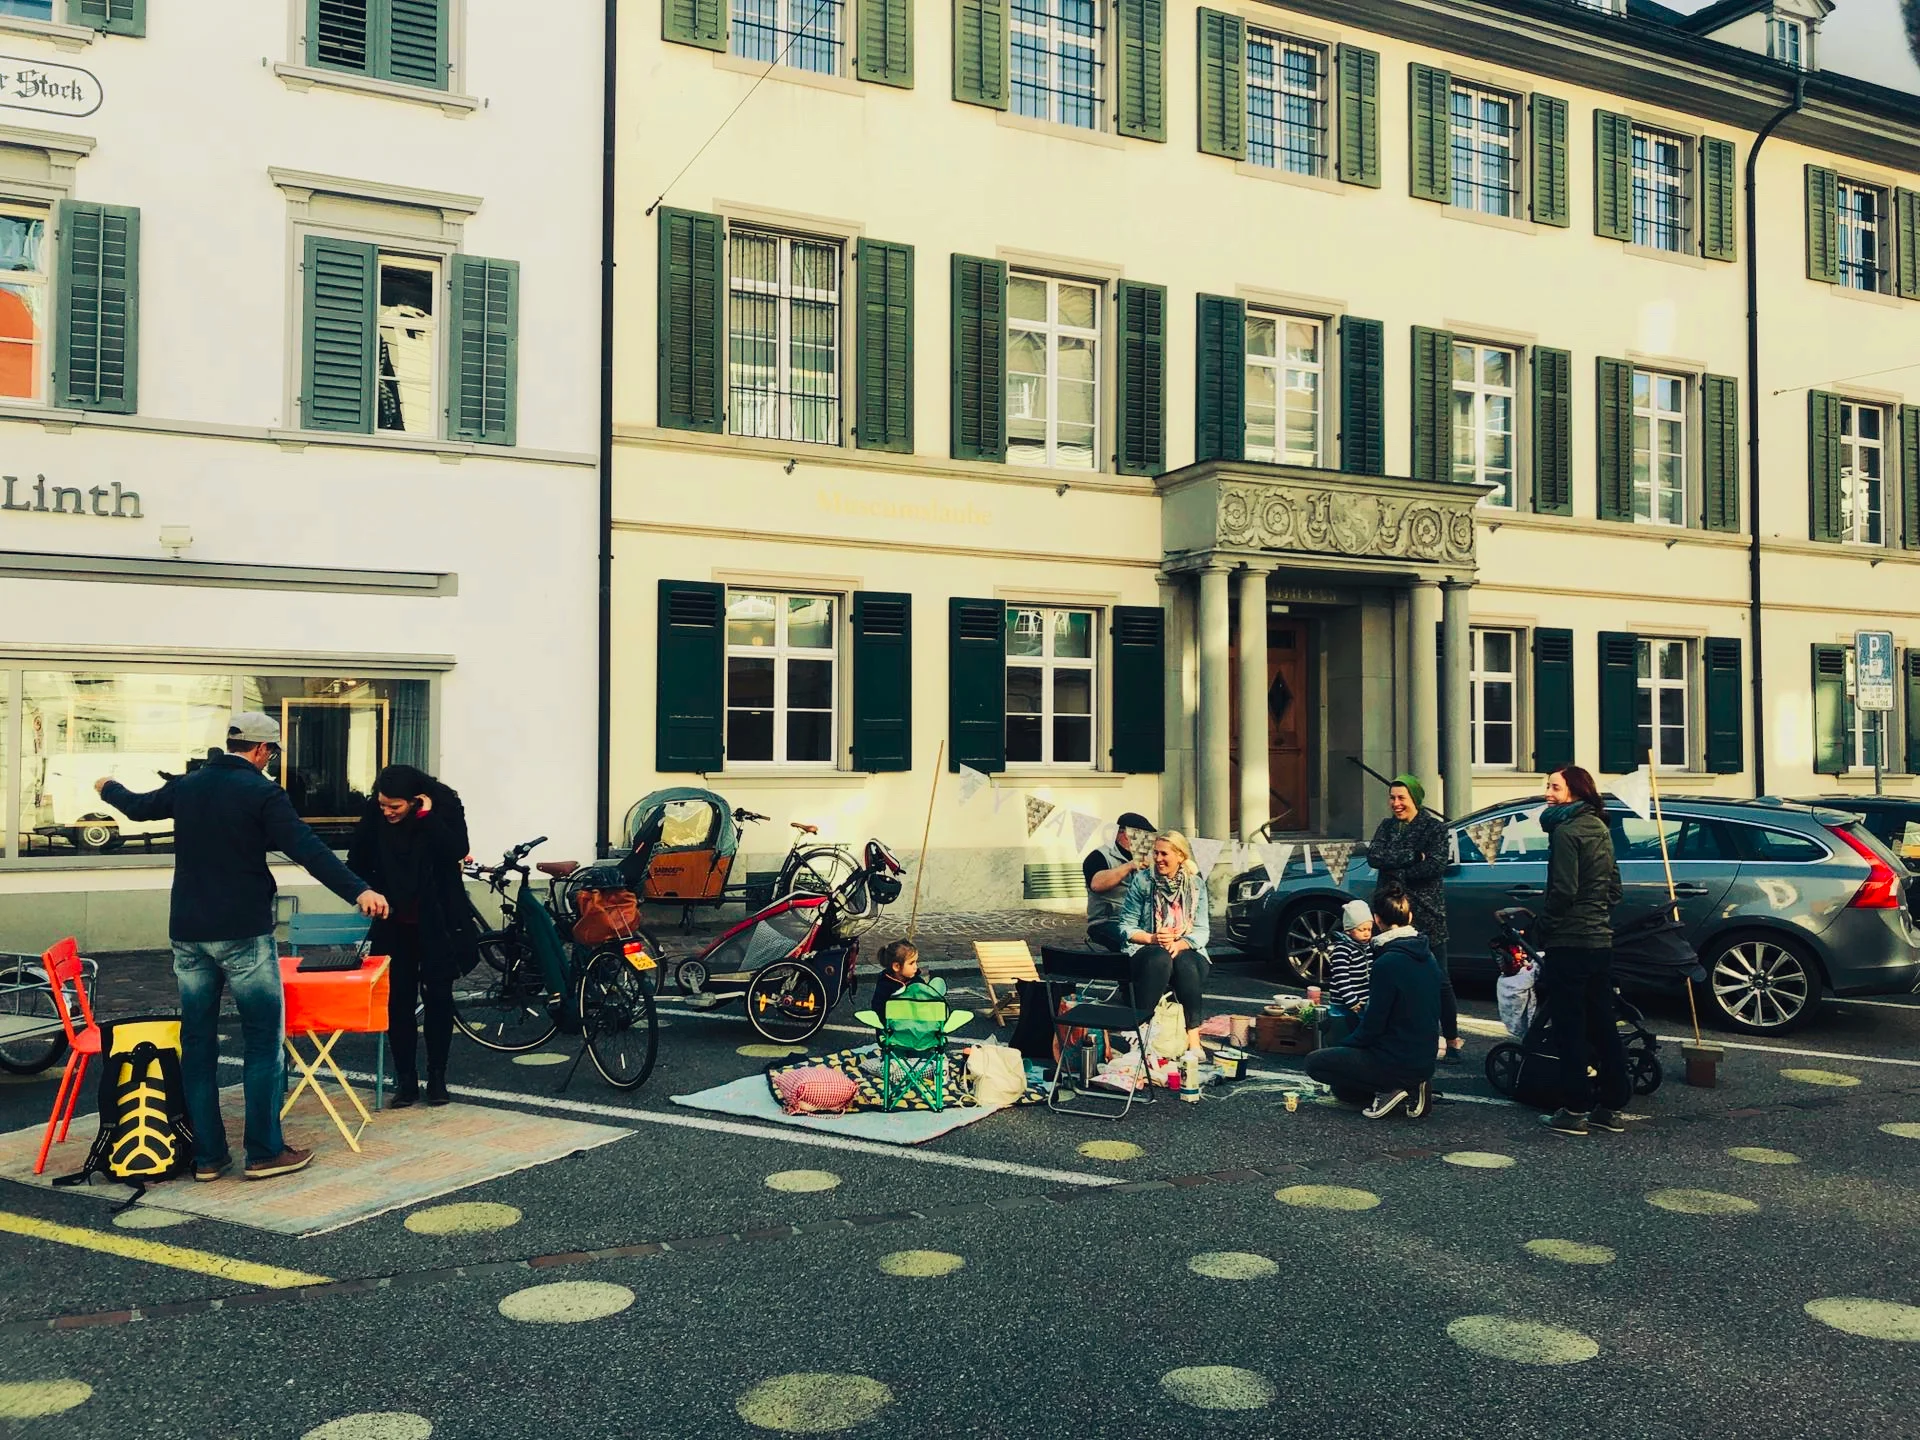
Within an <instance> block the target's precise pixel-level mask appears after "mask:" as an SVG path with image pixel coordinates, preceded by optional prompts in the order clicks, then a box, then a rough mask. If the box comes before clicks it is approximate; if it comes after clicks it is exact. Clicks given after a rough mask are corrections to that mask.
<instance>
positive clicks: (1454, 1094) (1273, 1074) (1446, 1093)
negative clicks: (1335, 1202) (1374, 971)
mask: <svg viewBox="0 0 1920 1440" xmlns="http://www.w3.org/2000/svg"><path fill="white" fill-rule="evenodd" d="M1247 1074H1249V1075H1258V1076H1261V1077H1262V1078H1263V1079H1268V1080H1286V1081H1289V1082H1297V1083H1299V1084H1302V1085H1314V1084H1317V1083H1318V1082H1317V1081H1315V1080H1314V1079H1313V1078H1312V1077H1310V1076H1309V1075H1308V1074H1307V1073H1306V1072H1305V1071H1304V1070H1267V1069H1264V1068H1262V1067H1260V1066H1257V1065H1249V1066H1248V1067H1247ZM1433 1098H1434V1099H1436V1100H1457V1101H1460V1102H1461V1103H1463V1104H1467V1105H1511V1104H1513V1103H1514V1102H1513V1101H1511V1100H1503V1099H1501V1098H1500V1097H1499V1096H1497V1095H1462V1094H1460V1093H1459V1092H1458V1091H1454V1090H1441V1089H1439V1088H1438V1087H1437V1085H1436V1087H1435V1089H1434V1092H1433Z"/></svg>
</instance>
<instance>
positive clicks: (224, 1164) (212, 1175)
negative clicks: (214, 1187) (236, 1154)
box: [193, 1155, 233, 1184]
mask: <svg viewBox="0 0 1920 1440" xmlns="http://www.w3.org/2000/svg"><path fill="white" fill-rule="evenodd" d="M231 1169H233V1157H232V1156H231V1155H229V1156H228V1157H227V1158H226V1159H224V1160H210V1161H205V1162H201V1161H196V1162H194V1167H193V1178H194V1179H196V1180H198V1181H200V1182H201V1183H202V1184H204V1183H206V1182H207V1181H210V1180H218V1179H219V1178H220V1177H221V1176H222V1175H224V1174H226V1173H227V1172H228V1171H229V1170H231Z"/></svg>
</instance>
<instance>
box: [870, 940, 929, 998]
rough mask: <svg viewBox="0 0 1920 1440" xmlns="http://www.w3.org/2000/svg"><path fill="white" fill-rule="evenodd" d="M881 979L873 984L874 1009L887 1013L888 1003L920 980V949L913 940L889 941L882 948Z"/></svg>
mask: <svg viewBox="0 0 1920 1440" xmlns="http://www.w3.org/2000/svg"><path fill="white" fill-rule="evenodd" d="M879 958H880V978H879V979H878V980H876V981H874V982H873V1009H874V1013H875V1014H878V1015H885V1014H886V1013H887V1001H889V1000H891V999H893V997H894V996H896V995H898V994H899V993H900V992H901V991H902V990H904V989H906V988H907V986H909V985H911V984H913V982H914V981H916V980H918V979H919V978H920V947H919V946H918V945H915V944H914V943H913V942H912V941H911V940H889V941H888V942H887V943H886V944H885V945H882V946H881V947H880V957H879Z"/></svg>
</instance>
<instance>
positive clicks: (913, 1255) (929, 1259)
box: [880, 1250, 967, 1280]
mask: <svg viewBox="0 0 1920 1440" xmlns="http://www.w3.org/2000/svg"><path fill="white" fill-rule="evenodd" d="M966 1263H967V1262H966V1260H965V1259H964V1258H962V1257H961V1256H959V1255H952V1254H949V1253H948V1252H947V1251H945V1250H896V1251H894V1252H893V1253H892V1254H891V1255H882V1256H881V1257H880V1273H881V1274H883V1275H897V1276H899V1277H900V1278H901V1279H902V1280H936V1279H938V1278H939V1277H940V1276H942V1275H951V1274H953V1272H954V1271H956V1270H958V1269H959V1268H960V1267H961V1266H963V1265H965V1264H966Z"/></svg>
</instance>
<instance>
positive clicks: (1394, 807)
mask: <svg viewBox="0 0 1920 1440" xmlns="http://www.w3.org/2000/svg"><path fill="white" fill-rule="evenodd" d="M1426 798H1427V791H1426V787H1425V786H1424V785H1422V784H1421V783H1420V777H1419V776H1417V775H1396V776H1394V777H1393V781H1392V783H1391V784H1390V785H1388V786H1387V809H1388V811H1389V812H1390V813H1389V814H1388V816H1387V818H1386V819H1384V820H1382V821H1381V822H1380V828H1379V829H1377V830H1375V831H1374V832H1373V841H1372V843H1371V844H1369V845H1368V846H1367V863H1368V864H1370V865H1371V866H1373V870H1374V874H1375V875H1377V876H1378V877H1379V881H1378V885H1377V888H1376V889H1375V892H1374V895H1375V901H1376V904H1377V903H1378V897H1379V896H1380V895H1381V894H1382V893H1384V892H1386V891H1388V890H1404V891H1406V893H1407V898H1408V899H1410V900H1411V901H1412V902H1413V928H1414V929H1416V930H1418V931H1419V932H1420V933H1421V934H1422V935H1424V936H1426V939H1427V945H1428V947H1429V948H1430V949H1431V950H1432V951H1433V958H1434V961H1435V963H1437V964H1438V965H1439V967H1440V1033H1441V1034H1442V1035H1443V1036H1445V1037H1446V1044H1447V1048H1446V1054H1445V1057H1444V1058H1445V1059H1447V1060H1449V1061H1452V1062H1454V1063H1458V1062H1459V1059H1460V1052H1461V1051H1462V1050H1463V1049H1464V1048H1465V1045H1466V1042H1465V1041H1463V1040H1462V1039H1461V1038H1460V1010H1459V1006H1458V1004H1457V1003H1456V1001H1455V1000H1454V995H1453V980H1452V977H1451V976H1449V975H1448V973H1447V897H1446V893H1445V891H1444V890H1443V889H1442V888H1441V884H1440V882H1441V879H1442V877H1443V876H1445V875H1446V873H1447V827H1446V826H1445V825H1444V824H1443V823H1442V822H1441V820H1440V817H1439V816H1438V815H1435V814H1434V813H1433V812H1432V811H1430V810H1425V809H1422V808H1421V807H1422V806H1423V805H1424V803H1425V802H1426Z"/></svg>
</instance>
